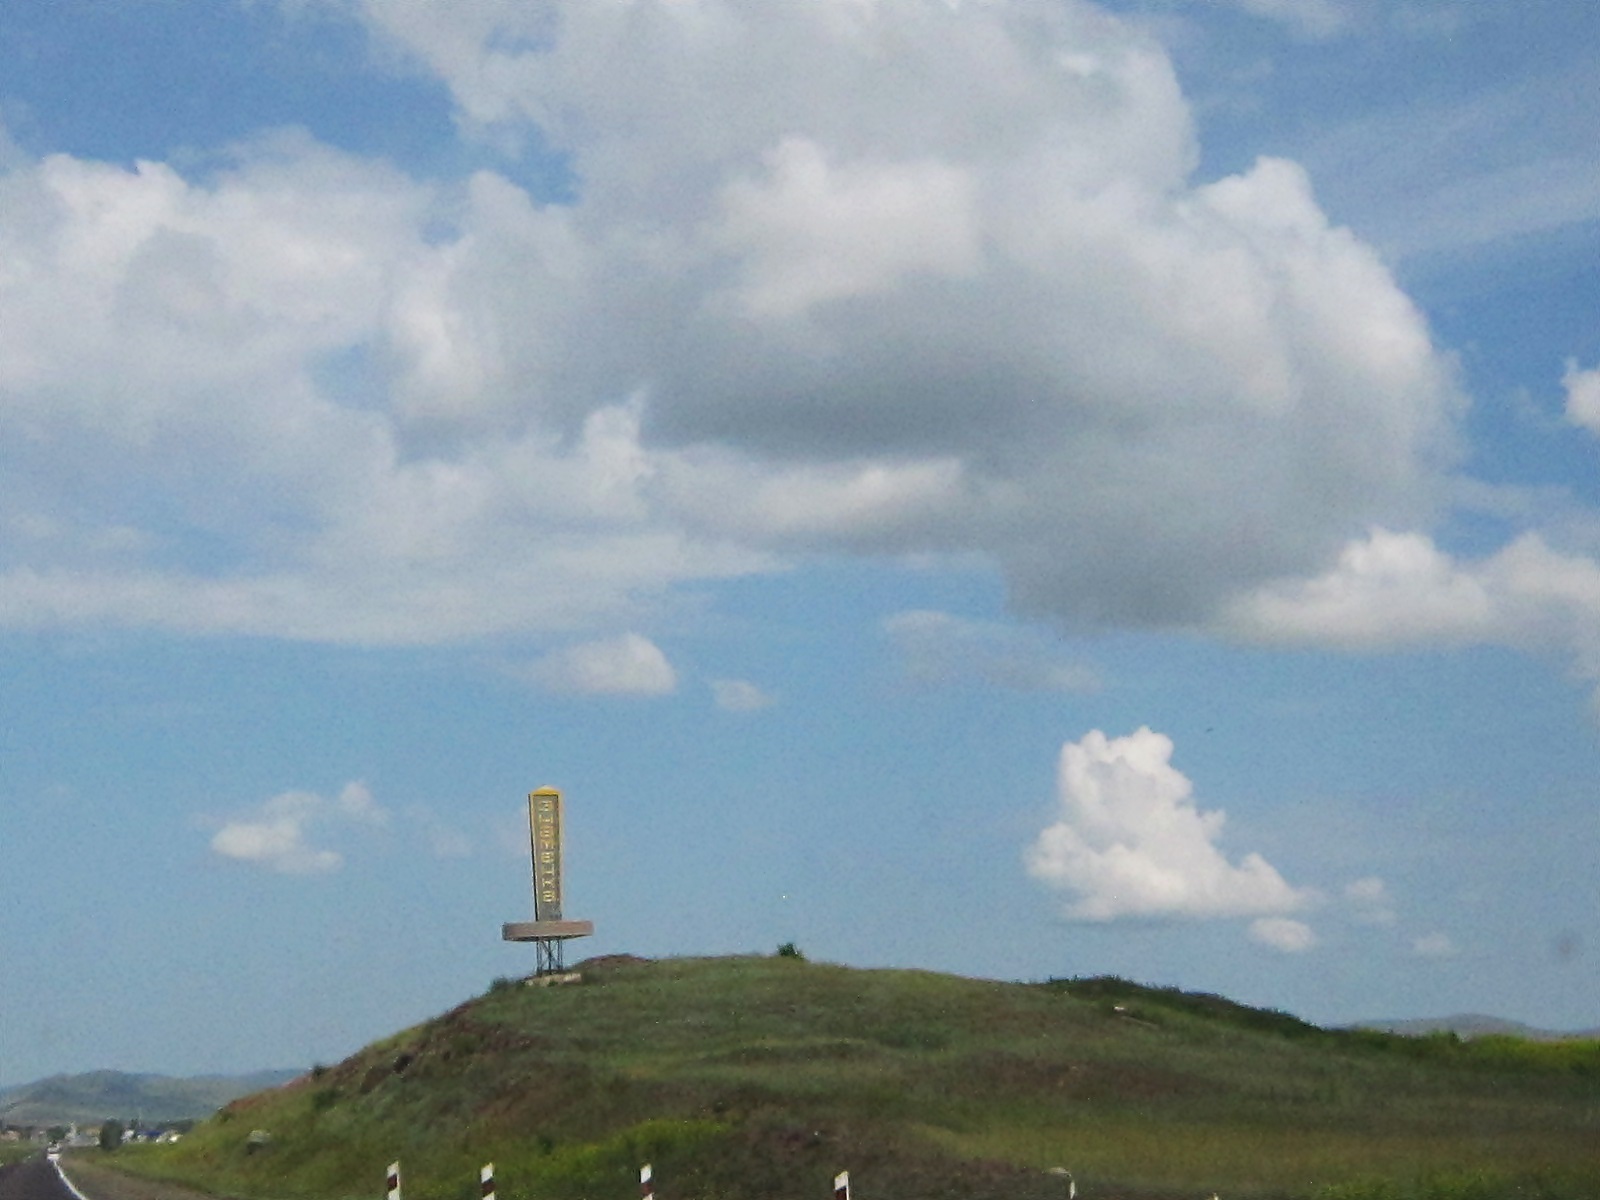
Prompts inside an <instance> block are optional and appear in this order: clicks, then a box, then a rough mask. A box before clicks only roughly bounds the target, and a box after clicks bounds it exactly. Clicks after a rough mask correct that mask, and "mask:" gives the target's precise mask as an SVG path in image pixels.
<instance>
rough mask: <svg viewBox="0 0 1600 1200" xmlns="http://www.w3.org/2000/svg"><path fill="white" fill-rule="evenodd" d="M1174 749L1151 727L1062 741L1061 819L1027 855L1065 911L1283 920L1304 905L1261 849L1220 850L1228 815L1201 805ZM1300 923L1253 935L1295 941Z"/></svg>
mask: <svg viewBox="0 0 1600 1200" xmlns="http://www.w3.org/2000/svg"><path fill="white" fill-rule="evenodd" d="M1172 751H1173V745H1172V741H1171V739H1169V738H1167V737H1165V736H1164V735H1162V734H1159V733H1155V732H1153V731H1152V730H1150V729H1140V730H1138V731H1137V732H1135V733H1132V734H1130V735H1128V736H1127V737H1120V738H1107V737H1106V736H1105V734H1103V733H1101V732H1100V731H1099V730H1093V731H1091V732H1090V733H1088V734H1087V735H1085V736H1084V737H1083V738H1082V739H1081V740H1079V741H1077V742H1068V743H1067V744H1066V745H1065V746H1063V747H1062V750H1061V763H1060V774H1059V779H1058V785H1057V792H1058V795H1057V799H1058V802H1059V805H1060V811H1059V814H1058V819H1057V820H1056V821H1055V823H1053V824H1051V825H1050V826H1048V827H1047V828H1046V829H1044V830H1043V831H1042V832H1041V833H1040V834H1039V836H1038V838H1036V839H1035V840H1034V842H1033V844H1032V845H1031V846H1030V847H1029V848H1028V851H1027V854H1026V856H1025V862H1026V866H1027V870H1028V873H1029V874H1030V875H1031V876H1033V878H1035V879H1037V880H1038V881H1039V882H1040V883H1043V884H1044V885H1045V886H1047V887H1050V888H1052V889H1054V890H1057V891H1061V892H1064V893H1066V894H1067V899H1066V901H1065V903H1064V906H1063V908H1062V912H1063V915H1065V916H1066V917H1067V918H1068V919H1069V920H1075V921H1114V920H1119V919H1123V918H1143V919H1158V920H1160V919H1173V918H1190V919H1207V918H1218V917H1254V918H1281V917H1284V916H1286V915H1287V914H1289V913H1292V912H1294V911H1296V910H1298V909H1300V908H1301V907H1303V906H1304V905H1305V904H1306V903H1307V902H1308V901H1309V899H1310V894H1309V893H1307V892H1304V891H1301V890H1299V889H1296V888H1294V887H1291V886H1290V885H1289V884H1288V883H1287V882H1285V881H1284V878H1283V876H1281V875H1280V874H1279V873H1278V872H1277V870H1276V869H1275V868H1274V867H1273V866H1272V865H1271V864H1270V863H1268V862H1267V861H1266V859H1264V858H1262V857H1261V856H1260V855H1259V854H1255V853H1250V854H1246V855H1245V856H1244V857H1243V858H1242V859H1240V860H1239V861H1238V862H1237V863H1235V862H1231V861H1229V859H1228V858H1227V857H1226V856H1225V855H1224V854H1223V852H1222V849H1221V848H1220V846H1219V845H1218V843H1219V841H1220V839H1221V836H1222V828H1223V823H1224V820H1225V818H1224V815H1223V813H1222V811H1221V810H1220V809H1212V810H1202V809H1201V808H1200V807H1199V806H1198V805H1196V804H1195V802H1194V799H1193V794H1192V793H1193V787H1192V785H1191V784H1190V782H1189V780H1188V779H1187V778H1186V777H1185V776H1184V775H1183V774H1182V773H1181V772H1179V771H1178V770H1177V769H1176V768H1174V767H1173V766H1172V762H1171V760H1172ZM1297 924H1298V923H1297V922H1290V923H1288V924H1283V923H1281V922H1280V923H1268V924H1266V925H1265V926H1263V927H1261V929H1258V930H1256V931H1255V933H1254V936H1256V937H1257V938H1258V939H1260V940H1266V941H1268V942H1269V943H1270V944H1272V945H1275V946H1277V947H1278V948H1280V949H1284V948H1289V947H1287V946H1286V945H1285V943H1289V942H1293V941H1295V940H1296V939H1297V936H1299V935H1297V934H1296V931H1295V930H1294V929H1293V928H1291V926H1293V925H1297ZM1307 933H1308V934H1309V931H1307ZM1307 944H1309V942H1308V943H1307ZM1298 948H1301V949H1303V948H1304V946H1301V947H1298Z"/></svg>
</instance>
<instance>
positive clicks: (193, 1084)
mask: <svg viewBox="0 0 1600 1200" xmlns="http://www.w3.org/2000/svg"><path fill="white" fill-rule="evenodd" d="M296 1074H297V1072H294V1071H260V1072H257V1073H255V1074H253V1075H201V1076H195V1077H193V1078H190V1079H174V1078H172V1077H170V1076H167V1075H130V1074H127V1073H125V1072H122V1071H92V1072H89V1073H88V1074H84V1075H52V1076H51V1077H50V1078H49V1079H41V1080H39V1081H38V1082H36V1083H29V1084H24V1085H23V1086H21V1087H14V1088H7V1089H5V1090H4V1091H0V1121H4V1122H6V1123H7V1124H10V1125H31V1126H36V1127H40V1128H42V1127H44V1126H47V1125H71V1124H78V1125H98V1124H99V1123H100V1122H101V1121H103V1120H106V1119H108V1118H111V1117H116V1118H119V1119H121V1120H132V1119H133V1118H135V1117H138V1118H141V1119H142V1120H144V1121H145V1122H147V1123H150V1124H161V1123H166V1122H171V1121H181V1120H184V1119H197V1118H200V1117H209V1116H210V1115H211V1114H212V1113H214V1112H216V1111H217V1109H219V1108H221V1107H222V1106H223V1105H224V1104H226V1103H228V1101H230V1100H236V1099H238V1098H239V1097H240V1096H245V1095H249V1094H250V1093H251V1092H256V1091H260V1090H261V1089H262V1088H265V1087H275V1086H276V1085H278V1084H280V1083H283V1082H284V1081H285V1080H289V1079H293V1078H294V1077H295V1075H296Z"/></svg>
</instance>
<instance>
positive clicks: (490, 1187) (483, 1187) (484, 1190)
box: [478, 1163, 494, 1200]
mask: <svg viewBox="0 0 1600 1200" xmlns="http://www.w3.org/2000/svg"><path fill="white" fill-rule="evenodd" d="M478 1194H479V1195H480V1196H482V1197H483V1200H494V1164H493V1163H489V1164H487V1165H486V1166H485V1167H484V1168H483V1170H481V1171H479V1172H478Z"/></svg>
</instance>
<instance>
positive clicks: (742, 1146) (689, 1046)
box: [119, 957, 1600, 1200]
mask: <svg viewBox="0 0 1600 1200" xmlns="http://www.w3.org/2000/svg"><path fill="white" fill-rule="evenodd" d="M1597 1147H1600V1043H1593V1042H1564V1043H1551V1044H1546V1043H1532V1042H1524V1041H1519V1040H1516V1039H1509V1038H1501V1039H1495V1038H1478V1039H1473V1040H1472V1041H1470V1042H1463V1041H1461V1040H1459V1039H1457V1038H1453V1037H1450V1036H1448V1035H1441V1036H1439V1037H1434V1038H1400V1037H1395V1036H1393V1035H1390V1034H1385V1033H1380V1032H1374V1031H1360V1030H1356V1031H1330V1030H1322V1029H1318V1028H1315V1027H1313V1026H1310V1025H1307V1024H1305V1023H1304V1022H1301V1021H1298V1020H1296V1019H1294V1018H1293V1017H1289V1016H1286V1015H1284V1014H1282V1013H1274V1012H1263V1011H1261V1010H1256V1009H1250V1008H1245V1007H1243V1006H1240V1005H1236V1004H1232V1003H1231V1002H1229V1001H1226V1000H1223V999H1221V998H1219V997H1214V996H1201V995H1194V994H1190V993H1184V992H1179V991H1175V990H1161V989H1150V988H1142V987H1139V986H1136V985H1133V984H1129V983H1126V982H1123V981H1120V980H1108V979H1099V980H1081V981H1057V982H1050V983H1040V984H1022V983H999V982H991V981H983V980H973V979H963V978H957V977H953V976H948V975H937V974H931V973H926V972H918V971H863V970H853V969H849V968H844V967H837V966H828V965H821V964H813V963H808V962H805V961H803V960H799V959H795V958H781V957H775V958H755V957H750V958H718V959H670V960H664V961H658V962H642V961H638V960H627V959H609V960H595V961H592V962H591V963H588V964H585V965H584V967H583V982H582V983H581V984H577V985H571V986H562V987H550V988H543V987H537V988H536V987H525V986H521V984H520V983H516V984H512V983H510V982H508V981H502V982H501V983H499V984H497V985H496V986H495V987H493V988H491V989H490V991H489V992H488V993H487V994H486V995H484V996H481V997H478V998H477V999H474V1000H472V1001H469V1002H468V1003H465V1004H463V1005H461V1006H460V1007H458V1008H456V1009H454V1010H452V1011H451V1012H448V1013H446V1014H444V1015H443V1016H441V1017H438V1018H437V1019H435V1020H432V1021H429V1022H427V1023H426V1024H423V1025H419V1026H417V1027H415V1028H413V1029H408V1030H405V1031H404V1032H402V1033H399V1034H396V1035H395V1036H393V1037H391V1038H388V1039H387V1040H385V1041H383V1042H379V1043H376V1044H374V1045H372V1046H369V1047H368V1048H366V1049H365V1050H363V1051H361V1052H360V1053H358V1054H356V1055H355V1056H353V1057H352V1058H350V1059H348V1060H346V1061H345V1062H342V1063H339V1064H338V1065H336V1066H330V1067H326V1068H317V1069H315V1070H313V1071H312V1072H311V1073H310V1074H309V1075H306V1076H304V1077H302V1078H300V1079H299V1080H297V1081H295V1082H293V1083H291V1084H289V1085H286V1086H285V1087H282V1088H278V1089H275V1090H273V1091H270V1092H265V1093H262V1094H260V1095H256V1096H252V1097H248V1098H246V1099H242V1100H239V1101H236V1102H234V1103H233V1104H231V1105H229V1106H228V1107H227V1108H225V1109H224V1110H222V1112H220V1113H219V1114H218V1115H217V1116H216V1117H214V1118H212V1119H211V1120H210V1121H208V1122H206V1123H205V1124H204V1125H202V1126H200V1127H198V1128H197V1129H196V1131H195V1132H194V1133H193V1134H192V1135H191V1136H190V1137H188V1138H187V1139H185V1140H184V1141H183V1142H181V1143H179V1144H178V1145H176V1146H172V1147H158V1148H151V1149H149V1150H139V1151H137V1152H134V1153H133V1155H132V1156H130V1152H129V1151H122V1152H119V1155H120V1157H121V1159H122V1161H123V1163H124V1164H125V1165H127V1166H128V1167H130V1168H134V1169H137V1170H138V1171H140V1172H141V1173H150V1174H154V1175H158V1176H160V1177H163V1178H167V1179H172V1180H176V1181H179V1182H188V1183H191V1184H199V1185H201V1186H206V1187H209V1188H211V1189H213V1190H216V1191H219V1192H225V1193H227V1194H229V1195H235V1196H249V1197H276V1198H291V1197H315V1198H333V1197H354V1196H362V1197H371V1196H374V1195H377V1194H379V1189H380V1188H381V1187H382V1181H383V1173H384V1168H385V1166H386V1164H388V1163H389V1162H390V1161H391V1160H394V1159H399V1160H400V1161H401V1162H402V1164H403V1167H404V1172H405V1183H406V1189H405V1194H406V1197H407V1200H435V1198H437V1200H471V1198H472V1197H475V1196H476V1195H477V1171H478V1167H479V1166H480V1165H481V1164H482V1163H485V1162H489V1161H493V1162H494V1163H495V1164H496V1165H497V1178H498V1183H499V1196H500V1197H501V1200H585V1198H586V1200H601V1198H604V1197H615V1198H616V1200H626V1198H628V1197H631V1196H634V1195H636V1194H637V1190H636V1189H637V1182H636V1180H637V1175H636V1171H637V1169H638V1166H639V1164H641V1163H644V1162H650V1163H652V1164H653V1166H654V1171H655V1178H656V1181H657V1187H658V1192H659V1195H660V1196H661V1197H662V1200H690V1198H704V1200H722V1198H726V1200H791V1198H792V1200H826V1198H827V1197H828V1195H829V1193H830V1191H831V1181H832V1178H833V1175H834V1173H835V1172H836V1171H839V1170H846V1169H848V1170H849V1171H850V1173H851V1181H852V1185H853V1190H854V1194H855V1196H856V1197H857V1200H913V1198H915V1200H940V1198H949V1200H989V1198H991V1197H992V1198H994V1200H1000V1198H1004V1200H1064V1197H1065V1193H1066V1181H1065V1179H1064V1178H1063V1177H1061V1176H1060V1175H1053V1174H1050V1173H1049V1169H1050V1168H1052V1167H1059V1168H1065V1169H1068V1170H1070V1171H1071V1172H1072V1173H1073V1176H1074V1179H1075V1182H1076V1185H1077V1191H1078V1195H1079V1196H1080V1197H1084V1198H1085V1200H1094V1198H1096V1197H1151V1198H1155V1197H1180V1196H1182V1197H1205V1196H1209V1195H1210V1194H1211V1193H1212V1192H1213V1190H1215V1191H1217V1192H1219V1193H1220V1194H1221V1195H1222V1196H1223V1197H1225V1198H1227V1200H1234V1198H1237V1197H1252V1196H1253V1197H1313V1196H1315V1197H1319V1198H1321V1200H1392V1198H1410V1197H1424V1196H1425V1197H1430V1198H1438V1200H1446V1198H1448V1200H1476V1198H1478V1197H1483V1198H1484V1200H1488V1198H1489V1197H1491V1196H1492V1197H1496V1198H1498V1197H1501V1196H1510V1195H1518V1196H1524V1197H1548V1198H1562V1200H1567V1198H1572V1200H1576V1198H1577V1197H1594V1196H1600V1150H1597ZM1513 1189H1520V1190H1513Z"/></svg>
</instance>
